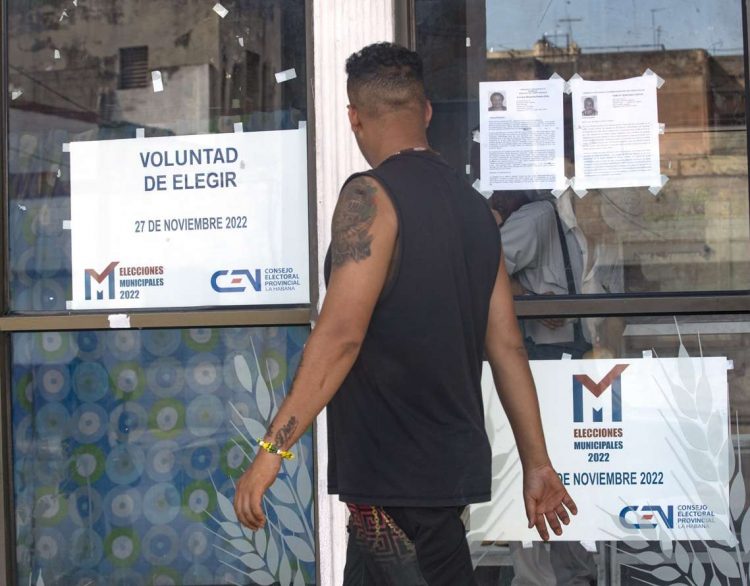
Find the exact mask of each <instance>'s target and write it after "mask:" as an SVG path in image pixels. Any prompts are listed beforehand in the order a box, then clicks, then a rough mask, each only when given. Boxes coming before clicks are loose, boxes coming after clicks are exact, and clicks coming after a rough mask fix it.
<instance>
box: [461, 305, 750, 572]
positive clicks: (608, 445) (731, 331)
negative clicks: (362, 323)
mask: <svg viewBox="0 0 750 586" xmlns="http://www.w3.org/2000/svg"><path fill="white" fill-rule="evenodd" d="M591 322H595V323H591ZM529 325H530V322H529V320H524V322H523V327H524V331H525V332H526V333H527V348H528V351H529V354H530V356H531V358H532V360H533V363H532V365H533V370H534V373H535V379H536V383H537V387H538V389H539V396H540V403H541V407H542V418H543V421H544V426H545V432H546V435H547V444H548V447H549V448H550V453H551V457H552V459H553V465H555V467H556V469H557V471H558V473H561V474H567V477H566V479H565V480H564V481H565V482H566V483H567V484H568V486H567V488H568V490H569V492H570V494H571V496H572V497H573V498H574V499H575V500H576V502H577V504H578V507H579V514H578V516H577V517H574V518H573V520H572V523H571V525H570V526H569V527H568V532H569V535H573V534H574V533H572V532H573V531H576V530H577V528H580V527H581V526H585V527H586V530H585V531H586V532H589V535H591V532H595V533H596V532H598V533H599V534H600V535H601V534H604V535H605V536H611V537H605V538H600V540H599V541H597V542H596V543H594V542H593V541H592V540H591V539H589V541H588V542H587V541H586V539H585V538H584V537H580V536H577V537H576V538H575V541H572V542H554V541H553V543H552V544H551V545H550V546H547V547H544V546H541V545H539V544H534V546H533V547H530V548H526V549H524V548H523V546H522V545H521V543H520V542H515V541H510V542H509V541H508V539H503V540H498V538H497V537H498V536H497V534H496V533H494V530H493V533H484V534H483V533H482V531H483V530H482V528H481V527H482V526H481V519H482V518H483V517H485V516H486V514H484V515H483V514H481V511H480V512H479V513H478V514H477V515H475V511H476V509H478V507H475V508H474V509H473V510H472V515H471V523H470V529H471V530H470V533H469V535H470V542H471V546H472V552H473V556H474V557H475V559H476V560H477V561H478V564H479V565H478V570H477V572H478V574H480V575H482V576H483V577H484V578H486V579H488V580H489V578H490V577H491V576H502V577H504V578H505V579H507V580H510V578H511V577H512V576H515V579H516V580H518V581H519V582H523V583H531V584H554V583H558V584H577V583H581V584H585V583H588V582H589V581H590V580H598V583H599V584H615V583H618V584H619V583H622V584H636V583H641V582H646V583H649V584H657V585H662V584H673V583H681V582H684V583H692V582H695V583H696V584H704V583H709V582H711V581H712V580H714V581H716V582H726V583H734V579H735V578H739V576H741V575H746V568H747V557H746V554H744V553H742V552H743V551H747V547H748V544H750V531H749V530H748V529H749V528H750V525H748V514H750V513H749V512H748V511H750V493H748V491H747V486H748V480H750V476H749V475H748V472H747V471H748V464H750V458H748V456H747V453H748V452H747V450H748V447H750V445H748V439H747V438H748V429H750V387H748V375H747V366H748V356H747V344H748V341H750V338H749V336H750V321H749V320H748V316H747V315H738V316H705V317H700V318H698V317H678V318H672V317H659V318H655V317H639V316H635V317H628V318H621V317H607V318H596V319H591V318H587V319H584V320H583V325H584V327H589V329H596V331H599V332H602V333H603V332H607V336H608V337H607V338H606V340H605V339H604V336H602V337H601V338H600V342H599V343H598V344H597V346H596V347H595V348H590V349H589V350H588V351H586V353H585V354H584V355H583V359H581V360H575V359H573V360H571V359H567V360H563V359H561V358H563V357H564V355H565V354H567V355H568V358H569V356H570V354H571V353H572V352H574V350H572V349H571V347H570V345H566V344H546V345H540V344H535V343H534V342H533V341H532V339H531V338H530V337H529V336H528V332H529V331H530V330H531V328H529ZM552 325H553V324H550V323H549V322H547V323H546V325H545V324H538V327H551V326H552ZM644 352H645V354H644ZM617 364H628V366H627V367H626V368H625V369H622V368H621V369H620V370H619V371H618V372H619V374H616V376H613V377H610V378H607V379H606V382H603V383H601V385H600V388H594V385H593V383H599V382H600V381H602V380H604V375H606V374H607V373H608V372H611V369H612V368H613V366H616V365H617ZM570 372H597V373H599V374H598V375H597V376H594V379H595V380H593V379H592V380H591V381H589V382H588V383H587V385H583V386H582V387H581V390H582V393H583V394H582V396H581V397H579V399H576V386H575V381H576V380H577V379H578V380H582V379H580V375H578V376H574V377H569V373H570ZM545 373H546V374H545ZM644 373H645V376H643V374H644ZM484 384H485V386H488V387H491V386H492V385H491V383H490V382H489V378H488V377H485V382H484ZM587 389H588V390H587ZM592 389H593V390H592ZM485 390H486V392H487V393H488V394H487V396H488V397H489V396H490V393H491V392H492V389H490V388H486V389H485ZM589 391H591V393H589ZM594 391H596V392H594ZM596 393H599V395H598V396H597V394H596ZM723 393H728V401H727V394H723ZM722 396H723V397H724V399H723V401H722V400H721V399H720V398H721V397H722ZM550 399H551V400H552V401H551V402H550ZM577 400H580V401H581V405H582V409H581V417H580V420H579V419H576V417H577V416H576V406H575V402H576V401H577ZM498 411H499V406H498V407H497V411H489V412H488V422H489V423H488V431H489V433H490V435H491V436H492V435H493V434H498V433H503V431H502V425H503V424H502V423H499V422H500V421H501V419H502V416H500V418H498ZM573 421H580V422H579V423H573ZM505 425H507V423H506V424H505ZM570 429H573V430H578V433H577V434H575V433H573V434H571V433H569V432H570ZM560 430H562V431H560ZM608 430H615V431H617V430H620V432H621V433H620V434H619V435H617V434H613V435H611V436H607V435H606V434H605V433H603V432H608ZM591 432H594V433H591ZM576 437H578V438H579V439H575V438H576ZM637 443H641V444H645V445H646V446H648V447H647V448H646V449H639V450H637V451H635V452H634V451H633V448H634V447H635V446H634V444H637ZM505 452H507V453H505ZM587 456H588V458H587ZM494 457H495V460H494V462H493V474H494V481H493V491H494V494H495V497H494V499H493V502H492V505H491V510H492V511H493V514H495V515H498V518H499V519H500V521H499V522H498V526H499V523H501V522H502V521H503V520H504V519H506V518H507V519H508V522H515V521H514V520H515V519H516V517H517V518H518V521H519V523H521V524H522V525H523V526H524V527H525V523H526V518H525V513H524V508H523V502H522V500H521V494H520V480H516V477H515V474H517V473H518V474H520V465H519V464H518V461H517V454H516V451H515V449H510V451H508V449H507V448H506V449H505V450H502V451H498V450H495V451H494ZM631 472H632V473H633V474H635V476H634V477H633V478H634V479H635V483H634V484H628V482H624V481H623V482H620V480H618V479H617V476H616V475H617V474H618V473H619V474H620V477H621V478H622V477H623V475H624V474H628V473H631ZM677 479H679V482H677ZM668 491H673V493H672V497H671V499H669V498H666V499H665V496H664V494H665V493H666V492H668ZM639 495H640V496H639ZM730 495H731V496H730ZM706 510H710V511H712V512H713V513H715V516H710V515H707V514H706V513H705V511H706ZM503 515H505V517H503ZM722 515H723V516H722ZM593 519H596V520H597V521H592V520H593ZM702 531H704V532H708V533H710V534H711V535H714V536H718V535H724V536H725V539H706V538H705V536H704V537H701V534H700V532H702ZM623 534H625V535H627V538H624V537H623ZM618 539H619V540H618ZM580 540H583V544H581V543H580V542H579V541H580ZM586 548H589V549H590V550H592V551H587V549H586ZM611 570H612V571H611ZM615 575H616V576H617V580H618V581H617V582H615V581H613V580H612V578H611V577H612V576H615ZM704 575H705V579H704V578H701V576H704ZM714 576H715V577H716V578H715V579H714V578H713V577H714ZM524 578H525V580H524ZM555 581H556V582H555ZM488 583H490V582H488ZM493 583H496V582H493ZM502 583H508V582H502ZM514 583H515V582H514Z"/></svg>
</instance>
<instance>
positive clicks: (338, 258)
mask: <svg viewBox="0 0 750 586" xmlns="http://www.w3.org/2000/svg"><path fill="white" fill-rule="evenodd" d="M376 191H377V190H376V187H375V185H374V182H373V181H372V180H371V179H366V178H359V179H354V180H353V181H351V182H349V184H347V185H346V187H344V190H343V191H342V192H341V196H340V197H339V202H338V204H337V205H336V211H335V212H334V214H333V230H332V231H333V238H332V242H331V263H332V264H333V266H334V267H340V266H341V265H343V264H345V263H347V262H348V261H350V260H353V261H354V262H359V261H361V260H364V259H366V258H368V257H369V256H370V244H371V243H372V235H371V234H370V227H371V226H372V223H373V221H374V220H375V214H376V213H377V207H376V205H375V201H374V198H375V192H376Z"/></svg>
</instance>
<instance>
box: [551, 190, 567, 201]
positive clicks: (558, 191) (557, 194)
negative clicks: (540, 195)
mask: <svg viewBox="0 0 750 586" xmlns="http://www.w3.org/2000/svg"><path fill="white" fill-rule="evenodd" d="M566 189H567V188H566ZM563 193H565V189H553V190H552V195H554V196H555V197H556V198H558V199H559V198H560V197H562V194H563Z"/></svg>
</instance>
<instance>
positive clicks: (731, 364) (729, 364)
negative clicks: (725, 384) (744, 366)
mask: <svg viewBox="0 0 750 586" xmlns="http://www.w3.org/2000/svg"><path fill="white" fill-rule="evenodd" d="M727 370H734V360H727Z"/></svg>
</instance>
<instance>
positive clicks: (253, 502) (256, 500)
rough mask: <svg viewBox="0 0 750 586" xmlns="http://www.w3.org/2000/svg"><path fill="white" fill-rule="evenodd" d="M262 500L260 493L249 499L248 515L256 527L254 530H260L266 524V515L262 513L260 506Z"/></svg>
mask: <svg viewBox="0 0 750 586" xmlns="http://www.w3.org/2000/svg"><path fill="white" fill-rule="evenodd" d="M262 499H263V493H262V492H261V493H260V494H255V495H253V496H252V497H251V498H250V514H251V515H252V519H253V522H254V523H255V525H256V526H255V529H260V528H261V527H263V526H264V525H265V524H266V515H265V514H264V513H263V506H262V505H261V500H262Z"/></svg>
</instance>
